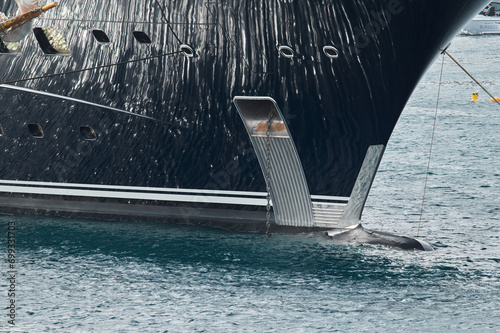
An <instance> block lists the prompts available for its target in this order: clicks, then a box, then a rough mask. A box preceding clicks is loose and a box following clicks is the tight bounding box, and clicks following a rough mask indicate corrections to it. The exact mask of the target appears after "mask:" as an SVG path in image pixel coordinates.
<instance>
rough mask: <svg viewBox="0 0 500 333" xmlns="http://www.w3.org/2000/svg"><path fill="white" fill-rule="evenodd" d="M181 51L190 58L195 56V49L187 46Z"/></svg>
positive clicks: (184, 45)
mask: <svg viewBox="0 0 500 333" xmlns="http://www.w3.org/2000/svg"><path fill="white" fill-rule="evenodd" d="M180 50H181V52H182V53H184V55H185V56H186V57H188V58H192V57H194V55H195V53H194V50H193V48H192V47H191V46H189V45H187V44H182V45H181V48H180Z"/></svg>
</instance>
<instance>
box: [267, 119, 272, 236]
mask: <svg viewBox="0 0 500 333" xmlns="http://www.w3.org/2000/svg"><path fill="white" fill-rule="evenodd" d="M272 121H273V110H272V109H271V111H270V112H269V115H268V116H267V130H266V192H267V194H266V200H267V206H266V236H267V237H270V236H271V232H270V231H269V230H270V229H271V125H272Z"/></svg>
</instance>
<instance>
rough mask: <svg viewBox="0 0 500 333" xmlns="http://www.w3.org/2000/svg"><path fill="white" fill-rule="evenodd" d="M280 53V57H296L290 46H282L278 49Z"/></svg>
mask: <svg viewBox="0 0 500 333" xmlns="http://www.w3.org/2000/svg"><path fill="white" fill-rule="evenodd" d="M278 51H279V53H280V56H282V57H284V58H288V59H291V58H293V56H294V55H295V52H293V49H292V48H291V47H290V46H285V45H282V46H280V47H278Z"/></svg>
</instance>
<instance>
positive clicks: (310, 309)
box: [0, 36, 500, 332]
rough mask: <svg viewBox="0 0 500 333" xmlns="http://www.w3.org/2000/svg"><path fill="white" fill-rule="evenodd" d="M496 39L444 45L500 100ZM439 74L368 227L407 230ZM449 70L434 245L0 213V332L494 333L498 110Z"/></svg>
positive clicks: (435, 179)
mask: <svg viewBox="0 0 500 333" xmlns="http://www.w3.org/2000/svg"><path fill="white" fill-rule="evenodd" d="M499 42H500V37H470V36H468V37H458V38H456V39H455V41H454V43H453V45H452V47H451V48H450V49H449V51H450V52H451V53H452V54H453V55H454V56H455V57H456V58H457V59H459V60H460V61H461V62H462V63H463V65H464V66H465V67H467V68H468V69H469V70H470V71H471V72H472V73H474V75H475V76H476V77H477V78H478V79H479V80H480V81H482V82H483V83H484V84H485V85H486V86H487V87H488V88H490V89H491V90H492V92H494V93H495V92H496V95H497V96H500V57H498V47H497V45H498V43H499ZM440 68H441V58H439V59H438V60H437V61H436V63H434V64H433V66H432V67H431V68H430V69H429V72H428V73H427V75H426V76H425V77H424V78H423V80H422V82H421V83H420V85H419V87H418V88H417V90H416V92H415V94H414V95H413V97H412V99H411V100H410V102H409V104H408V107H407V108H406V110H405V112H404V113H403V116H402V118H401V120H400V123H399V124H398V126H397V128H396V131H395V132H394V134H393V136H392V138H391V141H390V143H389V146H388V147H387V152H386V154H385V156H384V159H383V161H382V164H381V167H380V172H379V173H378V175H377V177H376V180H375V183H374V186H373V189H372V192H371V195H370V197H369V200H368V202H367V206H366V208H365V211H364V216H363V223H364V225H365V226H366V227H367V228H372V229H376V230H386V231H391V232H398V233H402V234H407V235H416V234H417V232H418V224H419V220H420V208H421V204H422V194H423V190H424V182H425V172H426V168H427V161H428V155H429V144H430V140H431V134H432V127H433V119H434V112H435V104H436V97H437V88H438V83H439V74H440ZM444 68H445V69H444V78H443V85H442V90H441V101H440V107H439V111H438V119H437V128H436V134H435V146H434V148H433V156H432V160H431V168H430V176H429V183H428V189H427V195H426V202H425V206H424V211H423V214H422V223H421V228H420V232H419V234H420V236H421V238H422V239H424V240H426V241H428V242H430V243H431V244H433V245H434V246H435V247H436V251H434V252H431V253H429V252H425V253H424V252H406V251H400V250H391V249H387V248H381V247H347V246H339V245H335V244H332V243H331V242H330V241H329V240H328V239H327V238H325V237H324V236H322V235H317V234H303V235H293V236H290V235H274V236H273V237H271V238H269V239H267V238H265V237H263V236H258V235H248V234H238V233H229V232H224V231H219V230H214V229H208V228H198V227H184V226H171V225H168V224H159V223H143V222H141V223H123V222H102V221H93V220H84V219H81V220H80V219H60V218H47V217H25V216H23V217H11V216H2V217H0V225H4V226H5V232H6V231H7V224H8V222H9V221H14V222H15V226H16V249H17V253H16V256H17V257H16V260H17V262H16V270H17V276H16V301H17V302H18V303H17V305H18V307H17V312H16V326H15V329H12V327H11V326H9V325H8V324H7V314H8V309H7V306H8V302H9V299H8V297H7V290H8V288H9V286H8V283H7V282H6V280H7V279H3V280H2V282H1V283H0V290H3V291H0V293H1V297H0V301H1V302H3V306H2V308H3V311H4V313H3V314H2V316H1V317H0V318H3V319H0V331H1V330H4V331H5V330H8V329H11V330H12V331H19V332H92V331H95V332H164V331H168V332H181V331H182V332H186V331H187V332H191V331H196V332H227V331H239V332H240V331H241V332H274V331H279V332H282V331H289V332H316V331H318V332H404V331H407V332H457V331H466V332H499V331H500V328H499V327H500V269H499V268H500V190H499V189H500V134H499V132H500V131H499V129H500V106H498V105H496V104H493V103H490V102H489V101H487V102H478V103H472V102H470V99H471V94H472V92H474V91H478V88H477V87H476V86H475V85H474V84H473V83H472V81H471V80H470V79H469V78H468V77H467V76H466V75H465V74H464V73H463V72H461V70H460V69H459V68H458V67H456V65H454V64H453V63H452V62H451V61H450V60H448V59H446V60H445V67H444ZM479 99H480V100H482V99H484V100H489V98H487V97H486V96H485V94H484V93H482V92H480V95H479ZM0 246H1V247H2V248H4V249H6V238H5V237H4V239H2V240H1V241H0ZM4 251H5V252H6V250H4ZM4 256H5V255H4ZM3 262H4V265H2V266H1V267H0V269H1V270H2V273H3V274H4V275H3V276H7V270H8V267H7V263H5V261H3Z"/></svg>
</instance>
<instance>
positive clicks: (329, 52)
mask: <svg viewBox="0 0 500 333" xmlns="http://www.w3.org/2000/svg"><path fill="white" fill-rule="evenodd" d="M323 53H324V54H325V55H326V56H327V57H328V58H330V59H336V58H338V57H339V50H337V49H336V48H335V47H333V46H325V47H323Z"/></svg>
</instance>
